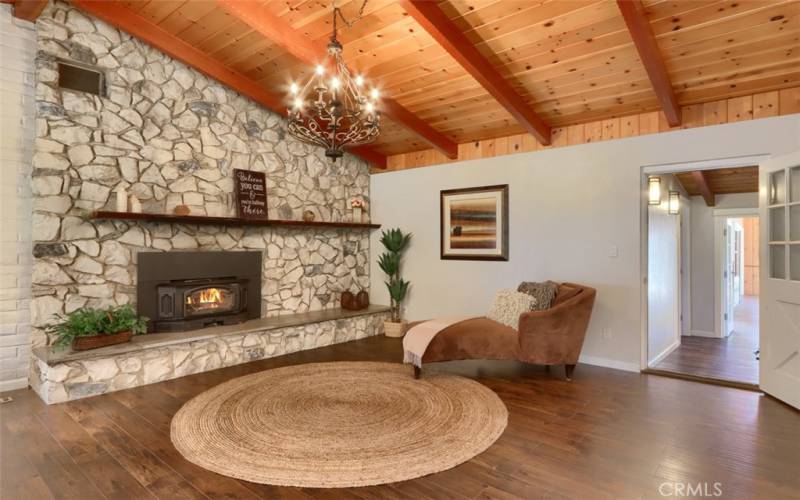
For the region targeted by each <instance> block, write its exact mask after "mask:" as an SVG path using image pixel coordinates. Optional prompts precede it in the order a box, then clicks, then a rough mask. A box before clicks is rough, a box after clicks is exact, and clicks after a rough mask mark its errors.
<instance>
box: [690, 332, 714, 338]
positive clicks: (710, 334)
mask: <svg viewBox="0 0 800 500" xmlns="http://www.w3.org/2000/svg"><path fill="white" fill-rule="evenodd" d="M689 335H691V336H692V337H711V338H715V339H718V338H719V335H717V334H716V333H715V332H707V331H705V330H692V331H690V332H689Z"/></svg>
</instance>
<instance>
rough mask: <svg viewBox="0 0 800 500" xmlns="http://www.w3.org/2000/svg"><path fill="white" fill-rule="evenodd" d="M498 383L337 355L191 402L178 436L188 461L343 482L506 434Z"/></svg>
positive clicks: (247, 472)
mask: <svg viewBox="0 0 800 500" xmlns="http://www.w3.org/2000/svg"><path fill="white" fill-rule="evenodd" d="M507 421H508V411H507V410H506V407H505V405H503V402H502V401H500V398H499V397H498V396H497V395H496V394H495V393H494V392H492V391H491V390H490V389H488V388H486V387H484V386H483V385H481V384H479V383H477V382H474V381H472V380H469V379H466V378H463V377H459V376H455V375H448V374H439V373H425V374H424V376H423V378H422V379H420V380H415V379H414V377H413V375H412V369H411V367H410V366H407V365H406V366H404V365H400V364H395V363H373V362H336V363H314V364H306V365H296V366H287V367H283V368H276V369H273V370H267V371H264V372H260V373H254V374H252V375H247V376H244V377H240V378H237V379H233V380H229V381H227V382H225V383H223V384H221V385H218V386H217V387H214V388H213V389H210V390H208V391H206V392H204V393H202V394H200V395H199V396H197V397H195V398H194V399H192V400H190V401H189V402H187V403H186V404H185V405H184V406H183V407H182V408H181V409H180V410H179V411H178V413H176V414H175V417H174V418H173V419H172V429H171V436H172V443H173V444H174V445H175V448H177V449H178V451H179V452H180V453H181V454H182V455H183V456H184V457H186V459H187V460H189V461H191V462H193V463H195V464H197V465H199V466H201V467H203V468H206V469H208V470H211V471H214V472H217V473H219V474H224V475H226V476H231V477H235V478H238V479H244V480H246V481H252V482H255V483H263V484H274V485H281V486H301V487H315V488H336V487H349V486H368V485H375V484H383V483H390V482H394V481H403V480H406V479H413V478H415V477H420V476H424V475H426V474H431V473H434V472H440V471H443V470H447V469H450V468H452V467H455V466H456V465H458V464H460V463H463V462H465V461H467V460H469V459H470V458H472V457H474V456H475V455H477V454H479V453H481V452H482V451H484V450H485V449H486V448H488V447H489V446H491V444H492V443H494V442H495V440H497V438H498V437H500V434H502V433H503V430H504V429H505V427H506V423H507Z"/></svg>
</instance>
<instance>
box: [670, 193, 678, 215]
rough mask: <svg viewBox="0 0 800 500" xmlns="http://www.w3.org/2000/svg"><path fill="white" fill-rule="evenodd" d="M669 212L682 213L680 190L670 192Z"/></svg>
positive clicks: (673, 213)
mask: <svg viewBox="0 0 800 500" xmlns="http://www.w3.org/2000/svg"><path fill="white" fill-rule="evenodd" d="M668 205H669V213H670V214H672V215H678V214H679V213H681V194H680V193H679V192H678V191H670V192H669V203H668Z"/></svg>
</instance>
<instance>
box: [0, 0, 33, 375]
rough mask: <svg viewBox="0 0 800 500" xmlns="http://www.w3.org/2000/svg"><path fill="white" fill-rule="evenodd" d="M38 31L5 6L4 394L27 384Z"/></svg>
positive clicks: (0, 202)
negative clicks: (31, 180)
mask: <svg viewBox="0 0 800 500" xmlns="http://www.w3.org/2000/svg"><path fill="white" fill-rule="evenodd" d="M35 57H36V31H35V27H34V25H33V24H31V23H28V22H25V21H20V20H19V19H15V18H14V17H13V16H12V15H11V6H10V5H8V4H3V5H0V391H6V390H11V389H18V388H21V387H25V386H27V385H28V364H29V360H30V341H29V334H30V310H29V307H30V296H31V261H32V256H31V212H32V207H31V188H30V178H31V159H32V157H33V143H34V139H33V138H34V130H35V100H36V95H35V94H36V91H35V83H34V82H35V75H34V71H35V65H34V59H35Z"/></svg>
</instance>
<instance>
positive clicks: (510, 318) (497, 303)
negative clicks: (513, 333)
mask: <svg viewBox="0 0 800 500" xmlns="http://www.w3.org/2000/svg"><path fill="white" fill-rule="evenodd" d="M535 306H536V298H535V297H533V296H531V295H528V294H527V293H521V292H515V291H513V290H500V291H499V292H497V293H496V294H495V296H494V299H492V304H491V305H490V306H489V313H488V314H487V315H486V317H487V318H489V319H491V320H494V321H497V322H498V323H502V324H504V325H507V326H510V327H511V328H513V329H514V330H516V329H517V328H518V327H519V315H520V314H522V313H526V312H529V311H531V309H533V308H534V307H535Z"/></svg>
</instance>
